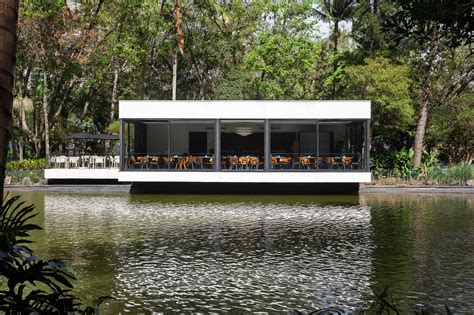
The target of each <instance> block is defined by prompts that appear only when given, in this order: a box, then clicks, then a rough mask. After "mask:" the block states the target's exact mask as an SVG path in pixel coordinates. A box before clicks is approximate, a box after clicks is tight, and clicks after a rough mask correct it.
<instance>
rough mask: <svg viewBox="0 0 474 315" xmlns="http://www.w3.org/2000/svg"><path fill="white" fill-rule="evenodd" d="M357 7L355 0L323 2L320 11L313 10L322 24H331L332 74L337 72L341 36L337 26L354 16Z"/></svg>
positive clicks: (333, 96) (329, 0)
mask: <svg viewBox="0 0 474 315" xmlns="http://www.w3.org/2000/svg"><path fill="white" fill-rule="evenodd" d="M356 5H357V1H356V0H323V2H322V9H321V10H315V13H316V16H317V17H319V18H320V19H322V20H323V21H324V22H327V23H333V24H334V27H333V31H332V34H331V38H330V39H331V40H332V42H333V43H334V60H333V69H334V71H333V73H336V72H337V67H338V60H337V58H336V55H337V52H338V41H339V37H340V36H341V32H340V30H339V24H340V23H341V22H344V21H348V20H350V19H351V18H352V16H353V14H354V10H355V7H356ZM335 97H336V80H333V86H332V98H333V99H334V98H335Z"/></svg>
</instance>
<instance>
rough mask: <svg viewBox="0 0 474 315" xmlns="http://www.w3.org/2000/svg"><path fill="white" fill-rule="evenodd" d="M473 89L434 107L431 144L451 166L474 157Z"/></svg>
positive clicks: (467, 161) (429, 145) (428, 138)
mask: <svg viewBox="0 0 474 315" xmlns="http://www.w3.org/2000/svg"><path fill="white" fill-rule="evenodd" d="M473 99H474V92H473V91H472V89H471V90H470V91H468V92H466V93H463V94H462V95H460V96H459V97H455V98H453V99H451V100H448V101H446V102H443V103H441V104H439V105H437V106H435V107H434V108H433V111H432V115H431V118H430V120H429V126H428V129H427V145H428V147H429V148H430V149H431V150H433V151H435V152H438V153H439V155H440V158H441V159H442V160H445V161H447V162H449V163H459V162H466V163H469V162H470V161H471V160H472V159H473V157H474V119H473V117H474V106H472V100H473Z"/></svg>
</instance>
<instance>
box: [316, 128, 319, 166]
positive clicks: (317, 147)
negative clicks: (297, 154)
mask: <svg viewBox="0 0 474 315" xmlns="http://www.w3.org/2000/svg"><path fill="white" fill-rule="evenodd" d="M318 159H319V120H316V163H315V165H316V169H317V170H318V169H319V164H318Z"/></svg>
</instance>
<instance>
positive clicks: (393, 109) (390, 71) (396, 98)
mask: <svg viewBox="0 0 474 315" xmlns="http://www.w3.org/2000/svg"><path fill="white" fill-rule="evenodd" d="M411 85H412V81H411V79H410V68H409V67H408V65H405V64H399V63H396V62H393V61H392V60H390V59H389V58H386V57H382V56H379V57H374V58H367V59H365V60H364V64H362V65H354V66H348V67H346V68H345V75H344V78H343V79H342V81H341V86H344V87H345V88H344V89H342V91H341V92H340V93H342V95H343V96H344V98H345V99H362V100H371V101H372V118H373V123H372V129H373V138H374V140H375V141H380V140H382V139H387V138H393V137H394V136H396V135H397V134H399V133H403V132H407V131H408V130H409V128H410V127H411V125H412V124H413V122H414V120H415V108H414V106H413V100H412V98H411V97H412V96H411V92H410V86H411Z"/></svg>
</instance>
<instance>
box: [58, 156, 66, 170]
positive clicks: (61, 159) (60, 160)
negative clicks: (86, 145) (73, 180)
mask: <svg viewBox="0 0 474 315" xmlns="http://www.w3.org/2000/svg"><path fill="white" fill-rule="evenodd" d="M56 163H57V164H58V167H59V168H61V166H62V165H64V168H66V167H67V156H65V155H60V156H58V157H57V160H56Z"/></svg>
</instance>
